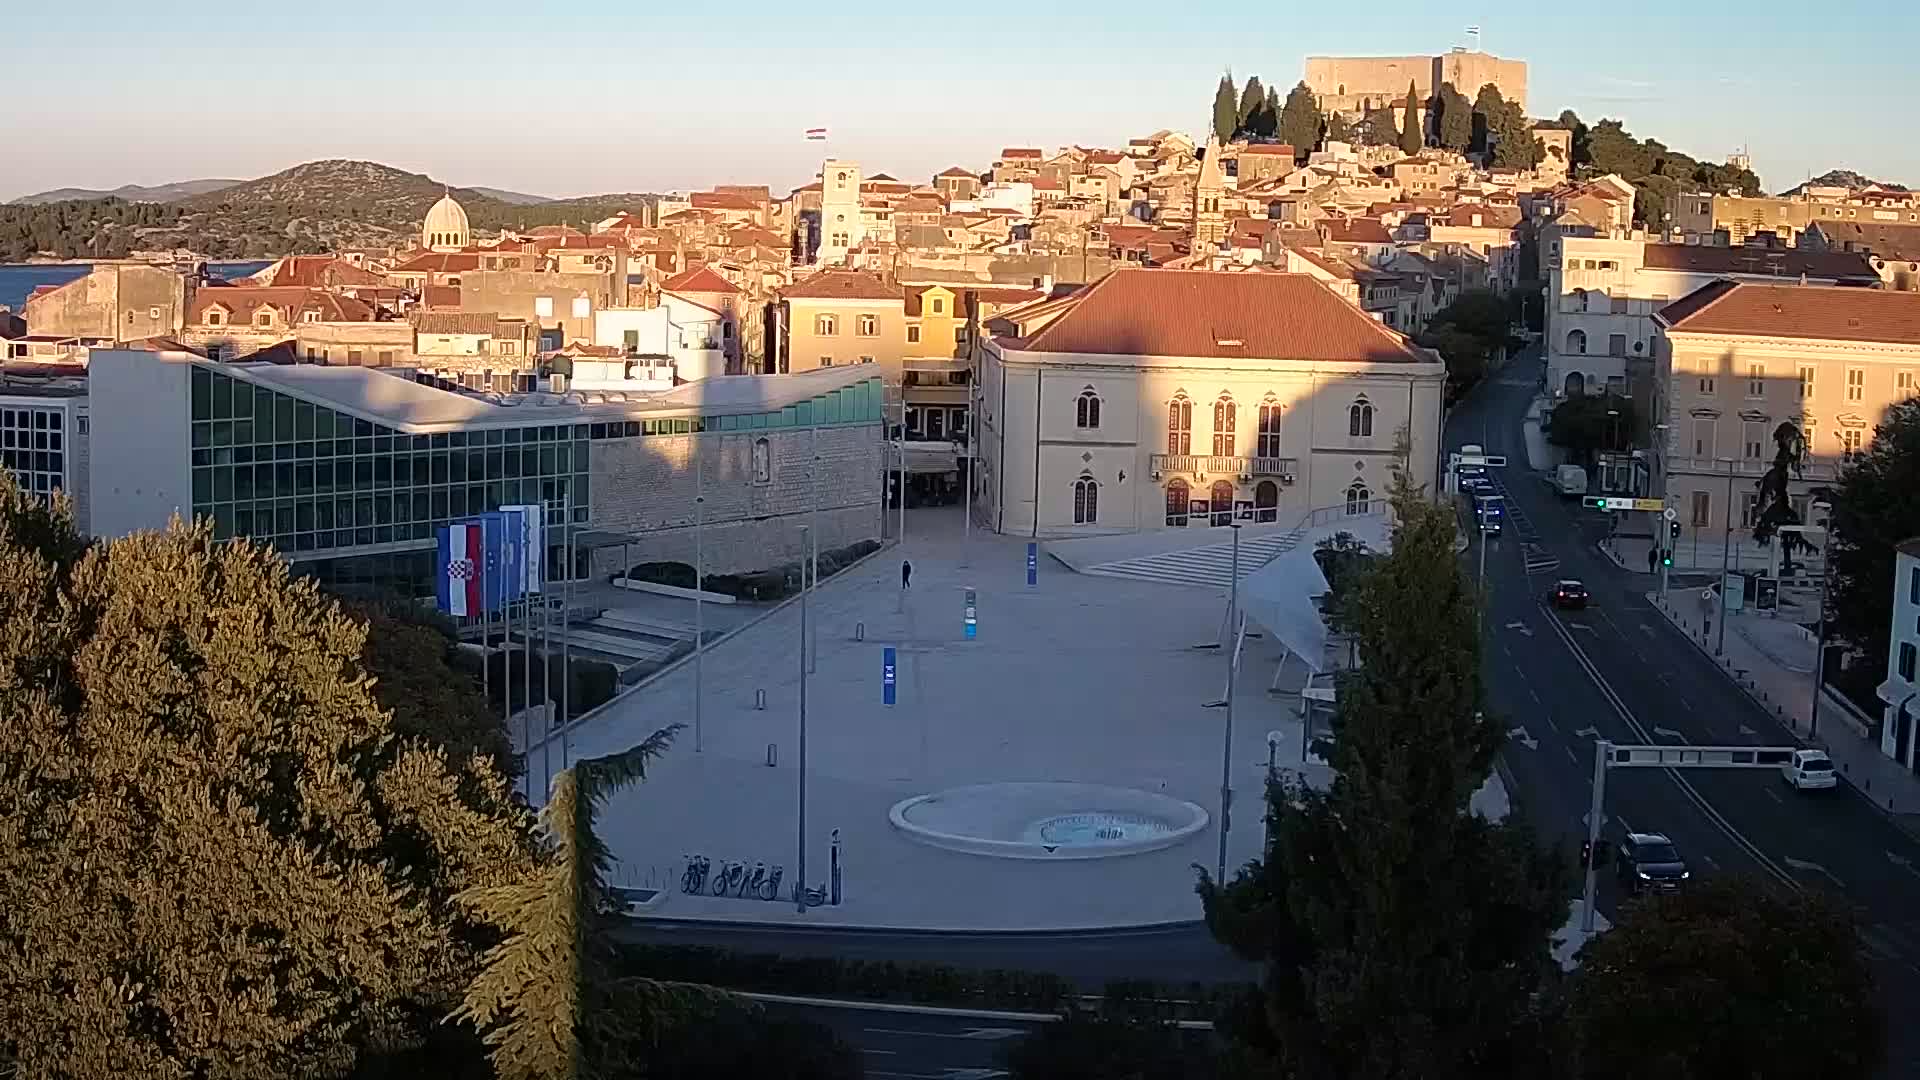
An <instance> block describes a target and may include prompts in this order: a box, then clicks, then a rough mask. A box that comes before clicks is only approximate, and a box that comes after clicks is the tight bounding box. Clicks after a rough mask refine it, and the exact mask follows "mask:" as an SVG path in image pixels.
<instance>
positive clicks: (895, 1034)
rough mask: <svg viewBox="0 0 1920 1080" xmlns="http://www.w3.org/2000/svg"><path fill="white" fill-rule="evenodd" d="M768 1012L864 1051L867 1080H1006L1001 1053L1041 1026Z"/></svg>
mask: <svg viewBox="0 0 1920 1080" xmlns="http://www.w3.org/2000/svg"><path fill="white" fill-rule="evenodd" d="M767 1008H768V1009H770V1010H773V1011H776V1012H784V1013H787V1014H789V1015H793V1016H797V1017H800V1018H801V1019H805V1020H811V1021H813V1022H814V1023H816V1024H823V1025H825V1026H827V1027H829V1028H832V1029H833V1030H834V1031H835V1032H837V1033H839V1035H840V1037H841V1038H843V1039H845V1040H846V1041H847V1043H848V1044H849V1045H851V1046H852V1047H853V1048H854V1049H855V1050H857V1051H859V1052H860V1058H861V1062H860V1063H861V1065H862V1067H864V1068H865V1069H866V1076H867V1080H988V1078H989V1077H1003V1076H1006V1075H1007V1074H1006V1072H1005V1071H1004V1070H1002V1069H1001V1068H999V1060H1000V1054H1001V1052H1002V1051H1003V1050H1005V1049H1006V1047H1007V1045H1008V1043H1009V1041H1010V1040H1013V1039H1017V1038H1019V1037H1021V1036H1022V1035H1025V1034H1026V1033H1027V1032H1028V1031H1030V1030H1032V1029H1033V1028H1034V1027H1035V1025H1034V1024H1032V1023H1030V1022H1026V1021H1021V1020H1005V1019H992V1020H980V1019H969V1018H967V1017H955V1016H940V1015H926V1014H917V1013H894V1012H875V1011H872V1010H869V1009H842V1008H834V1007H830V1006H820V1005H805V1006H801V1005H785V1004H770V1005H768V1006H767Z"/></svg>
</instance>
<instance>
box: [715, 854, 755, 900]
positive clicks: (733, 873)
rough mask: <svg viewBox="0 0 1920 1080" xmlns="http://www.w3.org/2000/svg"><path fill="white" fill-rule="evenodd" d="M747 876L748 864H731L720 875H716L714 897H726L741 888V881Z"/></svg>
mask: <svg viewBox="0 0 1920 1080" xmlns="http://www.w3.org/2000/svg"><path fill="white" fill-rule="evenodd" d="M746 876H747V864H746V863H743V862H730V863H728V864H726V866H725V868H723V869H722V870H721V871H720V873H718V874H716V875H714V879H713V895H715V896H725V895H727V894H728V893H730V892H733V891H734V890H736V889H738V888H739V887H740V881H741V879H742V878H744V877H746Z"/></svg>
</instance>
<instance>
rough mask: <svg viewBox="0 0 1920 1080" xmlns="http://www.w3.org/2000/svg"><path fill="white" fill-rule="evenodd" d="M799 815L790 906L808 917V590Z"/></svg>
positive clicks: (803, 539) (803, 599)
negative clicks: (797, 849)
mask: <svg viewBox="0 0 1920 1080" xmlns="http://www.w3.org/2000/svg"><path fill="white" fill-rule="evenodd" d="M811 531H812V530H811V529H809V528H808V527H807V526H805V525H802V526H800V544H801V550H802V551H805V550H806V543H807V540H808V535H807V534H808V533H810V532H811ZM799 750H800V752H799V754H798V757H799V770H800V790H799V802H800V806H799V811H798V813H796V814H795V815H794V817H795V821H796V822H797V824H796V827H795V832H794V839H795V842H796V843H797V844H798V846H799V851H798V853H797V854H796V855H795V857H794V863H795V865H796V866H797V867H798V868H799V874H798V875H797V876H796V877H795V878H794V882H793V905H794V907H795V908H796V909H798V910H799V912H800V914H802V915H805V914H806V913H807V590H805V589H801V590H800V747H799Z"/></svg>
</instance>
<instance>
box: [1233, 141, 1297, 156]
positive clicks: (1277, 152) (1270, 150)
mask: <svg viewBox="0 0 1920 1080" xmlns="http://www.w3.org/2000/svg"><path fill="white" fill-rule="evenodd" d="M1240 153H1241V155H1242V156H1245V155H1248V154H1252V155H1254V156H1255V157H1263V156H1271V157H1280V156H1281V155H1285V156H1287V157H1290V158H1291V157H1299V156H1300V155H1298V154H1296V153H1294V152H1293V147H1292V146H1291V145H1290V144H1288V143H1250V144H1248V145H1246V146H1243V147H1241V148H1240Z"/></svg>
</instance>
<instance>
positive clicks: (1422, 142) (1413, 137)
mask: <svg viewBox="0 0 1920 1080" xmlns="http://www.w3.org/2000/svg"><path fill="white" fill-rule="evenodd" d="M1401 119H1402V122H1401V126H1400V152H1401V153H1403V154H1406V155H1407V156H1408V157H1412V156H1413V155H1414V154H1417V153H1419V152H1420V149H1421V147H1424V146H1426V145H1427V136H1426V132H1425V131H1424V130H1422V120H1421V118H1420V96H1419V94H1418V93H1416V92H1415V91H1414V88H1413V83H1412V82H1411V81H1409V82H1408V83H1407V100H1406V105H1405V112H1404V115H1403V116H1402V118H1401Z"/></svg>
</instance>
